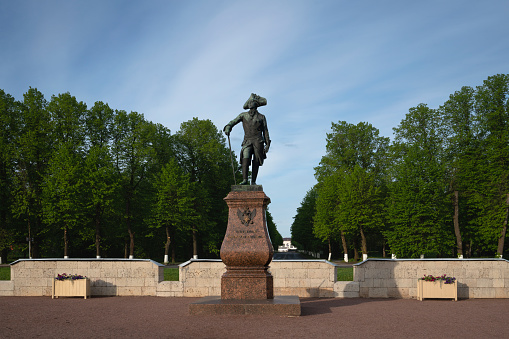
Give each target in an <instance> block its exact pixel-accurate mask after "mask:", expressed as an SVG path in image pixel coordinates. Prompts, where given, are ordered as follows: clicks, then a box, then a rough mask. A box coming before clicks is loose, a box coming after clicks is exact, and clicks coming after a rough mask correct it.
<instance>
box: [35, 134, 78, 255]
mask: <svg viewBox="0 0 509 339" xmlns="http://www.w3.org/2000/svg"><path fill="white" fill-rule="evenodd" d="M81 162H82V158H81V154H79V153H77V152H75V151H74V149H73V148H72V147H70V145H69V144H68V143H62V144H61V145H60V147H59V148H58V149H56V150H55V152H54V156H53V157H52V158H51V160H50V162H49V166H48V171H47V176H46V177H45V182H44V185H43V203H44V204H43V206H44V220H45V222H46V224H48V225H51V227H54V226H57V227H59V229H61V230H63V232H64V236H63V239H64V257H66V258H67V257H68V256H69V242H70V236H69V233H70V231H71V230H73V229H76V228H78V227H79V226H82V225H83V218H84V216H83V211H84V206H83V205H84V204H83V198H84V196H83V195H82V193H83V179H82V163H81Z"/></svg>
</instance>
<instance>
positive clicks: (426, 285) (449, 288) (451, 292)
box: [417, 279, 458, 301]
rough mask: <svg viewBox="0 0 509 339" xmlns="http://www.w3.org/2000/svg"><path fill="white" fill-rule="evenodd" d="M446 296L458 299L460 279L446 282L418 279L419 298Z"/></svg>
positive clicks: (446, 297)
mask: <svg viewBox="0 0 509 339" xmlns="http://www.w3.org/2000/svg"><path fill="white" fill-rule="evenodd" d="M424 298H445V299H454V300H455V301H457V300H458V281H456V282H454V284H446V283H445V282H444V281H443V280H436V281H425V280H422V279H419V280H417V299H418V300H421V301H422V299H424Z"/></svg>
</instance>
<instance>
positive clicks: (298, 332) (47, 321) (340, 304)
mask: <svg viewBox="0 0 509 339" xmlns="http://www.w3.org/2000/svg"><path fill="white" fill-rule="evenodd" d="M195 300H197V298H160V297H159V298H158V297H104V298H98V297H96V298H91V299H87V300H84V299H81V298H59V299H54V300H52V299H51V297H0V338H35V337H39V338H76V337H77V338H85V337H86V338H312V339H317V338H430V337H437V338H509V325H508V321H507V319H508V311H509V300H508V299H471V300H460V301H458V302H454V301H449V300H425V301H417V300H405V299H301V303H302V316H300V317H292V318H286V317H274V316H190V315H189V314H188V306H189V303H191V302H193V301H195Z"/></svg>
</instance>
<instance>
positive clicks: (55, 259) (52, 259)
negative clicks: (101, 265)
mask: <svg viewBox="0 0 509 339" xmlns="http://www.w3.org/2000/svg"><path fill="white" fill-rule="evenodd" d="M22 261H66V262H71V261H94V262H98V261H125V262H133V261H148V262H151V263H153V264H154V265H156V266H164V265H163V264H160V263H158V262H157V261H154V260H152V259H124V258H69V259H65V258H37V259H18V260H16V261H13V262H11V263H10V264H9V265H15V264H17V263H19V262H22Z"/></svg>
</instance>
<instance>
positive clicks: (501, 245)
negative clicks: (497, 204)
mask: <svg viewBox="0 0 509 339" xmlns="http://www.w3.org/2000/svg"><path fill="white" fill-rule="evenodd" d="M505 205H506V208H505V219H504V224H503V227H502V231H501V232H500V238H498V248H497V255H499V256H502V255H503V254H504V242H505V235H506V233H507V219H509V193H508V194H507V195H506V200H505Z"/></svg>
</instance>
